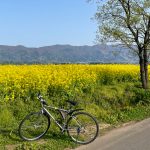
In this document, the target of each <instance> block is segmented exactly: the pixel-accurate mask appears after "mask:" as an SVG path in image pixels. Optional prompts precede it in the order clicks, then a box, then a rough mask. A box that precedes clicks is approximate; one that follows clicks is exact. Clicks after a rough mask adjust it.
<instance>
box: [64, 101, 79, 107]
mask: <svg viewBox="0 0 150 150" xmlns="http://www.w3.org/2000/svg"><path fill="white" fill-rule="evenodd" d="M66 102H68V103H70V104H71V105H73V106H76V105H77V104H78V103H77V102H75V101H72V100H67V101H66Z"/></svg>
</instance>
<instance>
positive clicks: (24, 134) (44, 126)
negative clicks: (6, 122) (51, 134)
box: [19, 111, 50, 141]
mask: <svg viewBox="0 0 150 150" xmlns="http://www.w3.org/2000/svg"><path fill="white" fill-rule="evenodd" d="M49 127H50V118H49V117H48V116H47V115H46V114H44V113H42V112H41V111H40V112H32V113H30V114H28V115H27V116H26V117H25V118H24V119H23V120H22V121H21V123H20V125H19V136H20V137H21V138H22V139H23V140H26V141H34V140H38V139H40V138H41V137H42V136H44V135H45V134H46V132H47V131H48V129H49Z"/></svg>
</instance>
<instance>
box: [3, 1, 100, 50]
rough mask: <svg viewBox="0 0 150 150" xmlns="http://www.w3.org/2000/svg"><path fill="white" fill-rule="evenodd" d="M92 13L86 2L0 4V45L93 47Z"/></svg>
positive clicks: (5, 2) (15, 2)
mask: <svg viewBox="0 0 150 150" xmlns="http://www.w3.org/2000/svg"><path fill="white" fill-rule="evenodd" d="M95 12H96V4H94V3H92V2H91V3H87V2H86V0H1V3H0V14H1V23H0V45H24V46H27V47H39V46H47V45H55V44H71V45H93V44H94V40H95V36H96V30H97V25H96V21H95V22H94V21H93V20H91V17H93V15H94V13H95Z"/></svg>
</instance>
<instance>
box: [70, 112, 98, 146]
mask: <svg viewBox="0 0 150 150" xmlns="http://www.w3.org/2000/svg"><path fill="white" fill-rule="evenodd" d="M67 132H68V135H69V136H70V137H71V139H72V140H73V141H74V142H76V143H79V144H88V143H90V142H92V141H94V140H95V139H96V137H97V136H98V132H99V126H98V123H97V121H96V119H95V118H94V117H93V116H91V115H90V114H88V113H85V112H78V113H76V114H73V115H72V116H71V117H70V119H69V120H68V122H67Z"/></svg>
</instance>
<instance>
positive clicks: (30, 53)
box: [0, 45, 138, 64]
mask: <svg viewBox="0 0 150 150" xmlns="http://www.w3.org/2000/svg"><path fill="white" fill-rule="evenodd" d="M137 62H138V59H137V57H136V56H134V55H133V54H131V52H130V50H129V49H125V48H122V47H120V46H117V47H116V46H112V45H94V46H71V45H53V46H45V47H39V48H28V47H24V46H21V45H18V46H6V45H0V63H1V64H7V63H9V64H10V63H13V64H32V63H41V64H47V63H137Z"/></svg>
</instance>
